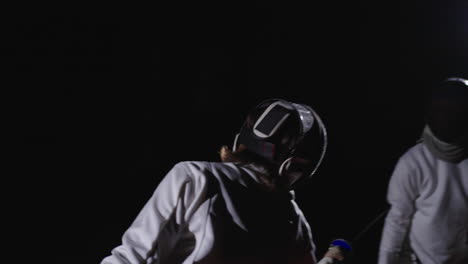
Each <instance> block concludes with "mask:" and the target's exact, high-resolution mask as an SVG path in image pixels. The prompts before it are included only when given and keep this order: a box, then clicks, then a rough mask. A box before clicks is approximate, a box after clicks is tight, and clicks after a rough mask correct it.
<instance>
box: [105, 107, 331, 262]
mask: <svg viewBox="0 0 468 264" xmlns="http://www.w3.org/2000/svg"><path fill="white" fill-rule="evenodd" d="M326 145H327V135H326V130H325V126H324V125H323V123H322V121H321V120H320V117H319V116H318V115H317V114H316V113H315V112H314V111H313V110H312V108H310V107H309V106H307V105H303V104H295V103H290V102H287V101H284V100H267V101H265V102H262V103H261V104H259V105H258V106H257V107H255V108H254V109H253V110H252V111H250V113H249V114H248V116H247V119H246V121H245V122H244V124H243V126H242V128H241V130H240V132H239V134H237V136H236V140H235V143H234V146H233V149H232V150H230V149H228V148H227V147H223V149H222V150H221V159H222V162H201V161H185V162H180V163H178V164H176V165H175V166H174V167H173V168H172V169H171V170H170V171H169V173H168V174H167V175H166V176H165V177H164V179H163V180H162V182H161V183H160V184H159V185H158V187H157V188H156V190H155V192H154V194H153V196H152V197H151V198H150V199H149V201H148V202H147V203H146V205H145V206H144V208H143V209H142V210H141V211H140V213H139V215H138V216H137V217H136V219H135V220H134V222H133V223H132V224H131V226H130V227H129V228H128V230H127V231H126V232H125V233H124V235H123V238H122V244H121V245H119V246H117V247H116V248H114V249H113V250H112V253H111V255H110V256H108V257H106V258H104V259H103V260H102V262H101V264H136V263H148V264H149V263H163V264H173V263H174V264H176V263H183V264H189V263H225V264H229V263H243V264H248V263H259V264H260V263H298V264H299V263H312V264H313V263H316V257H315V245H314V242H313V238H312V232H311V229H310V227H309V224H308V223H307V220H306V219H305V217H304V215H303V213H302V211H301V209H300V208H299V207H298V205H297V204H296V202H295V201H294V191H293V190H292V187H293V186H295V185H296V184H299V183H300V182H301V181H303V180H307V178H309V177H310V176H311V175H313V174H314V172H315V171H316V170H317V168H318V166H319V164H320V163H321V160H322V159H323V156H324V154H325V150H326ZM311 146H314V147H313V149H312V150H311V148H310V147H311Z"/></svg>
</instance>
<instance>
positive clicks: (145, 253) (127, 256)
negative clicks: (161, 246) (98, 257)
mask: <svg viewBox="0 0 468 264" xmlns="http://www.w3.org/2000/svg"><path fill="white" fill-rule="evenodd" d="M191 183H192V180H191V178H190V175H189V174H188V173H187V170H186V168H184V167H183V166H181V164H180V163H179V164H177V165H175V166H174V167H173V168H172V170H171V171H169V173H168V174H167V175H166V176H165V177H164V179H163V180H162V181H161V183H160V184H159V186H158V187H157V188H156V190H155V192H154V194H153V195H152V197H151V198H150V199H149V201H148V202H147V203H146V204H145V206H144V207H143V209H142V210H141V211H140V213H139V214H138V216H137V217H136V219H135V220H134V222H133V223H132V225H131V226H130V227H129V228H128V229H127V231H126V232H125V233H124V235H123V237H122V244H121V245H120V246H118V247H116V248H114V249H113V250H112V255H110V256H108V257H106V258H105V259H103V261H102V262H101V264H137V263H153V262H156V258H157V256H156V254H155V249H156V247H157V240H158V236H159V233H160V231H161V230H162V229H163V228H164V225H165V223H166V222H167V220H168V219H169V218H170V217H171V216H172V215H173V214H178V215H181V214H183V212H178V211H180V208H187V206H188V203H190V200H191V199H192V198H193V197H191V196H192V195H193V193H194V190H193V186H192V184H191ZM176 217H177V216H176ZM178 218H179V219H183V218H184V217H183V216H179V217H178ZM180 221H183V220H180Z"/></svg>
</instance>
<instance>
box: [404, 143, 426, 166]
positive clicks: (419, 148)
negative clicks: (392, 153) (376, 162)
mask: <svg viewBox="0 0 468 264" xmlns="http://www.w3.org/2000/svg"><path fill="white" fill-rule="evenodd" d="M426 156H427V153H426V149H425V147H424V144H423V143H422V142H421V143H417V144H416V145H414V146H411V147H410V148H409V149H407V150H406V151H405V153H403V155H401V157H400V162H403V163H407V164H412V163H419V162H421V161H423V160H424V159H426Z"/></svg>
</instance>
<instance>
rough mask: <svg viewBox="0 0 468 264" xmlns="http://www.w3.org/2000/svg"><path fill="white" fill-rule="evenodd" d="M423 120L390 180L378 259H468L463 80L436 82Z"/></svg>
mask: <svg viewBox="0 0 468 264" xmlns="http://www.w3.org/2000/svg"><path fill="white" fill-rule="evenodd" d="M426 121H427V125H426V127H425V128H424V132H423V136H422V142H420V143H418V144H417V145H415V146H413V147H411V148H410V149H409V150H408V151H407V152H406V153H405V154H404V155H402V157H401V158H400V159H399V161H398V163H397V165H396V167H395V170H394V172H393V175H392V177H391V180H390V184H389V187H388V195H387V197H388V201H389V203H390V205H391V209H390V212H389V213H388V215H387V218H386V221H385V226H384V230H383V235H382V241H381V244H380V252H379V262H378V263H379V264H405V263H423V264H467V263H468V158H467V156H468V155H467V154H468V81H466V80H463V79H460V78H451V79H448V80H446V81H445V82H443V83H442V84H441V85H440V87H438V88H436V89H435V90H434V92H433V94H432V96H431V98H430V100H429V105H428V111H427V120H426Z"/></svg>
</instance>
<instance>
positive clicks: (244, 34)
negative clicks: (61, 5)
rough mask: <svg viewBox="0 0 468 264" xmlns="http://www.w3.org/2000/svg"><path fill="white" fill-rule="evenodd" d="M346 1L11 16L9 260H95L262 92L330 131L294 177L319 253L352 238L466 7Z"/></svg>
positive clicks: (454, 46)
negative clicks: (12, 236) (14, 189)
mask: <svg viewBox="0 0 468 264" xmlns="http://www.w3.org/2000/svg"><path fill="white" fill-rule="evenodd" d="M351 2H352V3H349V1H342V3H340V2H338V1H329V2H321V1H316V2H310V3H308V5H305V4H293V3H285V2H284V3H272V2H267V1H265V2H259V1H255V2H250V3H249V4H247V5H240V4H238V3H236V2H232V3H224V4H220V3H209V4H208V3H205V4H200V3H192V4H186V3H177V4H173V5H172V6H151V7H150V6H139V5H137V4H131V5H130V6H129V5H128V4H127V5H121V6H117V7H116V6H105V5H103V6H99V7H97V6H90V7H86V8H85V7H79V6H71V7H67V8H65V9H64V10H61V11H53V10H54V9H53V8H52V7H50V8H49V7H43V6H42V7H41V9H40V10H33V11H32V12H23V10H22V9H17V10H16V11H17V12H16V11H15V13H14V14H12V15H11V16H8V23H6V25H7V29H6V31H5V32H4V34H7V36H8V37H7V42H8V43H9V44H10V45H9V47H8V49H6V51H7V53H8V56H7V60H6V61H7V63H8V69H9V70H10V71H8V72H7V73H8V75H9V76H8V77H10V78H11V81H12V82H8V84H7V83H6V84H5V85H6V86H5V87H7V88H9V90H12V91H15V92H16V93H17V94H18V97H16V98H18V102H15V107H13V108H11V110H10V111H11V112H7V115H9V116H13V117H14V119H15V121H16V123H17V125H16V126H15V128H18V131H17V133H16V135H19V139H18V141H14V143H15V145H16V149H17V150H19V152H20V154H21V159H20V165H19V167H17V172H18V173H15V177H16V179H17V180H18V181H19V182H20V190H21V192H20V193H21V194H20V195H16V196H14V198H13V200H15V201H18V202H19V203H18V206H17V207H15V209H16V210H15V213H17V214H18V215H23V214H24V215H26V217H21V218H18V220H15V221H17V222H19V223H20V224H22V227H21V230H22V231H24V234H22V235H18V237H19V239H20V241H22V242H21V244H19V245H20V248H23V246H24V247H25V248H27V253H25V254H23V255H22V256H21V259H22V260H25V261H26V262H28V261H32V260H34V261H35V262H37V260H43V261H45V262H46V263H99V262H100V260H101V259H102V258H103V257H104V256H106V255H108V254H109V253H110V250H111V249H112V248H113V247H115V246H117V245H118V244H119V243H120V238H121V235H122V234H123V232H124V231H125V230H126V228H128V226H129V225H130V224H131V222H132V221H133V219H134V218H135V216H136V214H137V213H138V212H139V210H140V209H141V208H142V206H143V205H144V203H145V202H146V201H147V199H148V198H149V197H150V196H151V194H152V193H153V191H154V189H155V187H156V186H157V185H158V183H159V181H160V180H161V178H162V177H163V176H164V175H165V173H166V172H167V171H168V170H169V169H170V168H171V167H172V166H173V165H174V164H175V163H177V162H179V161H184V160H218V156H217V155H218V154H217V151H218V149H219V147H220V146H222V145H224V144H228V145H231V143H232V140H233V137H234V135H235V134H236V133H237V130H238V129H239V127H240V125H241V123H242V120H243V116H244V115H245V113H246V112H247V110H248V109H249V108H250V107H252V106H254V105H255V104H256V103H258V102H260V101H262V100H263V99H267V98H272V97H276V98H283V99H286V100H291V101H295V102H301V103H306V104H310V105H311V106H313V107H314V108H315V109H316V111H317V112H318V113H320V115H321V116H322V118H323V120H324V122H325V124H326V125H327V128H328V130H329V141H330V148H329V151H328V154H327V156H326V159H325V161H324V164H323V166H322V167H321V169H320V170H319V172H318V173H317V175H316V176H315V178H313V180H312V181H310V182H309V183H308V184H307V185H306V186H304V187H303V188H300V189H299V190H297V202H298V203H299V205H300V206H301V207H302V208H303V211H304V214H305V215H306V217H307V219H308V220H309V222H310V225H311V228H312V231H313V234H314V239H315V242H316V244H317V247H318V252H317V253H318V255H319V256H321V255H322V254H323V253H324V250H326V247H327V245H328V243H329V242H330V241H331V240H332V239H334V238H345V239H348V240H352V239H353V238H354V237H355V235H356V234H357V233H359V231H361V230H362V229H363V228H364V227H365V226H366V225H367V224H368V223H369V222H371V221H372V220H373V219H374V218H375V217H376V216H377V215H378V214H380V213H381V212H382V211H384V210H385V208H386V202H385V194H386V186H387V182H388V180H389V177H390V175H391V172H392V169H393V166H394V164H395V162H396V160H397V159H398V157H399V156H400V155H401V154H402V153H403V152H404V151H405V150H406V149H408V148H409V147H410V146H411V145H413V144H414V143H415V142H416V140H417V139H418V137H419V135H420V133H421V129H422V127H423V124H424V121H423V106H424V100H423V99H424V96H425V93H426V91H427V90H428V89H429V88H428V87H430V86H431V85H433V84H434V83H436V82H438V81H440V80H442V79H443V78H446V77H449V76H461V77H465V78H466V77H468V71H467V70H468V49H467V47H468V5H467V4H466V2H463V1H432V2H431V1H403V0H401V1H370V0H361V1H351ZM43 9H44V10H43ZM7 11H8V10H7ZM20 198H24V199H20ZM381 228H382V221H379V222H377V224H376V225H375V226H374V227H373V228H371V229H369V231H368V232H367V233H365V234H364V235H363V236H362V237H361V238H360V239H359V240H358V241H354V248H355V256H354V262H353V263H375V261H376V259H375V258H376V254H377V249H378V244H379V239H380V232H381ZM25 240H26V241H27V242H25Z"/></svg>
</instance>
